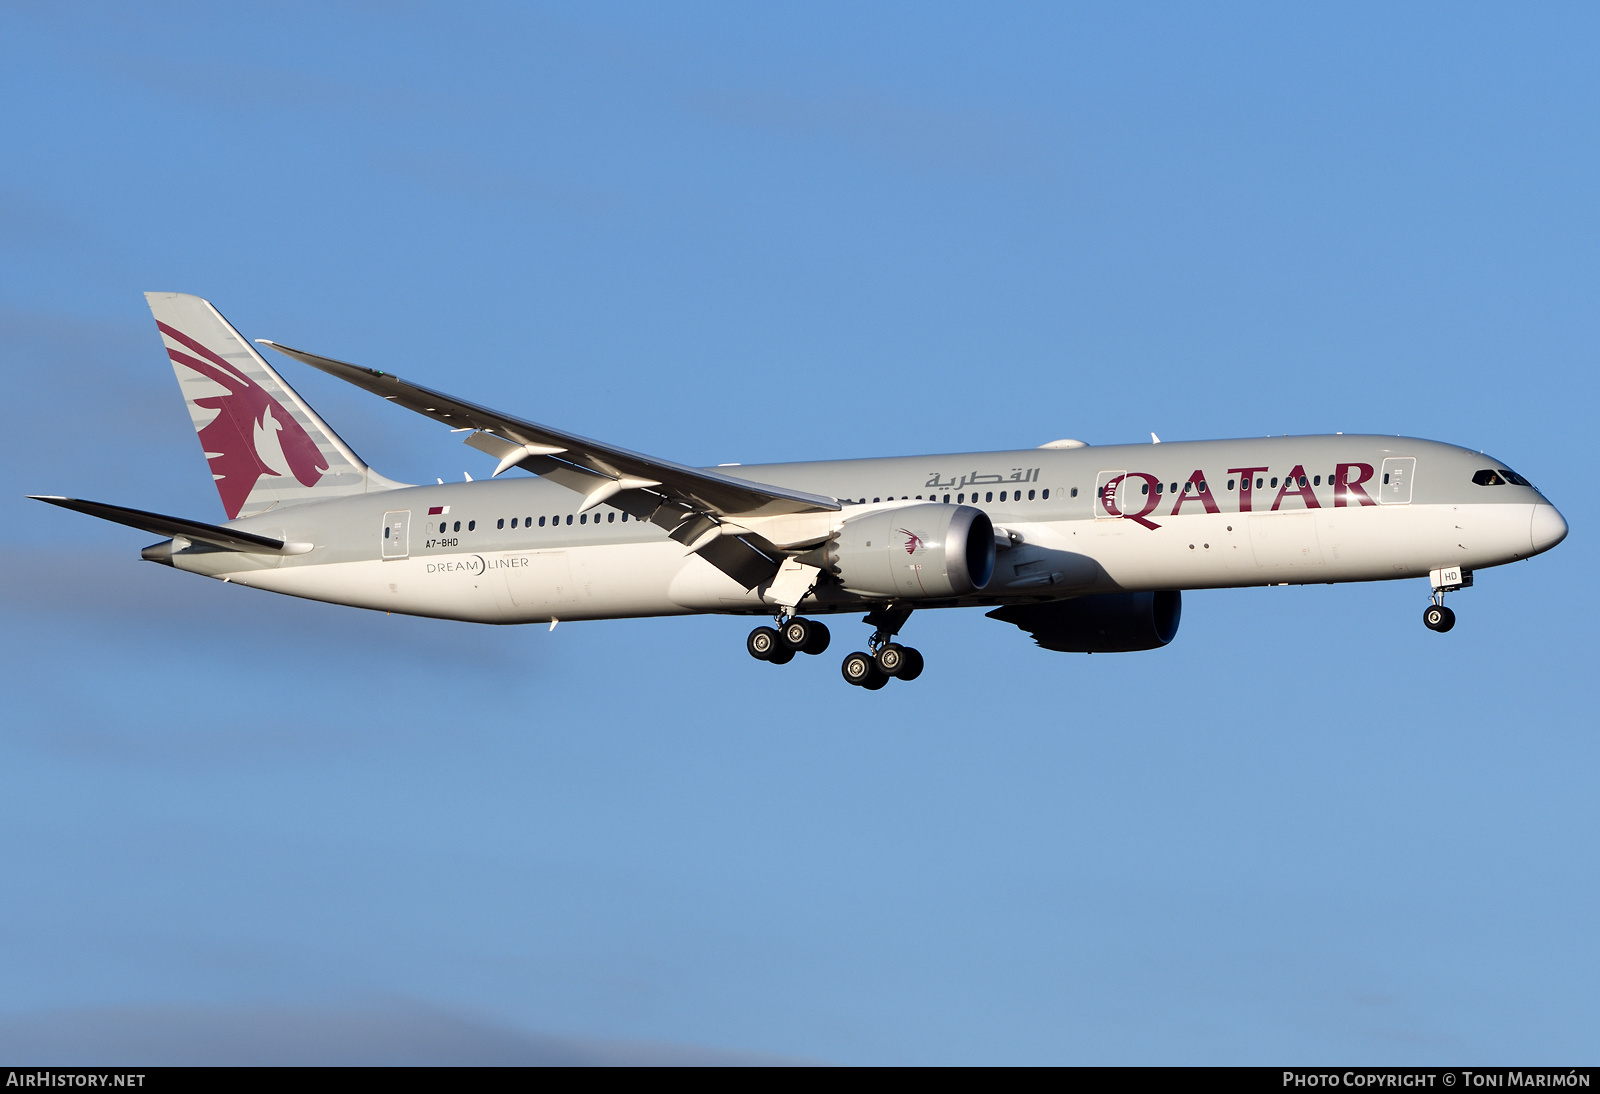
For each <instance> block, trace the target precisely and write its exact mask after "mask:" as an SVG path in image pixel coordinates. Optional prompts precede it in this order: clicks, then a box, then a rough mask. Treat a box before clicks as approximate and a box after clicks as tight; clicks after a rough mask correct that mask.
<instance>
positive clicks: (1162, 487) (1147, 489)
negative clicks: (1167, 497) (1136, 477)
mask: <svg viewBox="0 0 1600 1094" xmlns="http://www.w3.org/2000/svg"><path fill="white" fill-rule="evenodd" d="M1166 489H1167V484H1166V483H1164V482H1158V483H1156V493H1157V494H1161V493H1164V492H1165V491H1166ZM1142 492H1143V493H1146V494H1148V493H1149V492H1150V484H1149V483H1145V484H1144V490H1143V491H1142Z"/></svg>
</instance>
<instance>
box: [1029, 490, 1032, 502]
mask: <svg viewBox="0 0 1600 1094" xmlns="http://www.w3.org/2000/svg"><path fill="white" fill-rule="evenodd" d="M1028 500H1029V501H1032V500H1033V491H1032V490H1029V491H1028Z"/></svg>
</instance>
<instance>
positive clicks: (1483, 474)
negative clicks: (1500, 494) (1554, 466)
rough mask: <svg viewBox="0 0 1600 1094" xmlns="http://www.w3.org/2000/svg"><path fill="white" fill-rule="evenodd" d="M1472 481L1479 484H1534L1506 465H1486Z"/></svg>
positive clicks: (1529, 485)
mask: <svg viewBox="0 0 1600 1094" xmlns="http://www.w3.org/2000/svg"><path fill="white" fill-rule="evenodd" d="M1472 481H1473V482H1475V483H1477V484H1478V485H1479V486H1528V487H1531V486H1533V483H1531V482H1529V481H1528V480H1527V479H1525V478H1523V477H1522V476H1521V475H1519V474H1517V473H1516V472H1515V471H1508V470H1507V469H1506V468H1504V467H1499V468H1495V467H1485V468H1484V469H1483V470H1482V471H1479V472H1478V473H1477V474H1475V475H1473V476H1472Z"/></svg>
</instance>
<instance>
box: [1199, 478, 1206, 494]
mask: <svg viewBox="0 0 1600 1094" xmlns="http://www.w3.org/2000/svg"><path fill="white" fill-rule="evenodd" d="M1205 492H1206V480H1205V479H1201V480H1200V493H1202V494H1204V493H1205Z"/></svg>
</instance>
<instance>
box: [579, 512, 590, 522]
mask: <svg viewBox="0 0 1600 1094" xmlns="http://www.w3.org/2000/svg"><path fill="white" fill-rule="evenodd" d="M578 523H579V524H588V523H589V514H588V513H579V514H578Z"/></svg>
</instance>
